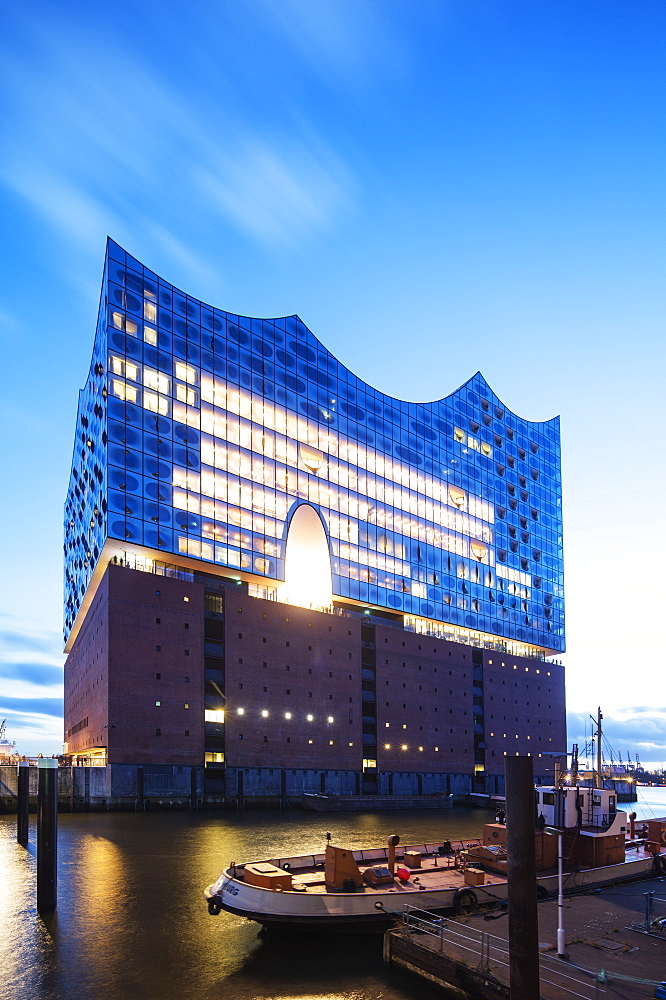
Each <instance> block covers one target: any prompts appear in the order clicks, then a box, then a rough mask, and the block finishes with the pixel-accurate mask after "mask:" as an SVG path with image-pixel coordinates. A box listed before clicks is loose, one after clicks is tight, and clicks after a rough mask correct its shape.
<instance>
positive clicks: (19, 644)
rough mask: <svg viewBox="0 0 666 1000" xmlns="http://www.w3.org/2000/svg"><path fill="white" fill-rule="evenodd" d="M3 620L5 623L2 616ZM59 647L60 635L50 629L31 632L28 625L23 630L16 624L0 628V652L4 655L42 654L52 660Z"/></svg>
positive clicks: (60, 642)
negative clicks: (17, 653)
mask: <svg viewBox="0 0 666 1000" xmlns="http://www.w3.org/2000/svg"><path fill="white" fill-rule="evenodd" d="M3 618H4V619H5V621H7V616H3ZM61 645H62V640H61V637H60V635H59V634H58V633H57V632H54V631H53V630H51V629H49V630H47V631H41V632H38V631H35V630H31V629H30V626H28V625H26V626H25V628H23V627H21V626H19V625H18V624H17V625H13V626H12V625H7V624H5V625H2V626H0V650H2V652H3V654H4V655H7V654H12V653H16V652H20V653H25V654H27V655H32V654H34V653H43V654H44V655H45V656H47V657H49V658H52V657H53V656H54V655H55V654H56V652H57V653H59V652H60V649H59V648H58V647H59V646H61Z"/></svg>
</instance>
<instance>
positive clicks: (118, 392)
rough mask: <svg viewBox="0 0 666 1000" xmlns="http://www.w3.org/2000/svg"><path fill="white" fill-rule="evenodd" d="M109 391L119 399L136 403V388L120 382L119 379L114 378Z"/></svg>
mask: <svg viewBox="0 0 666 1000" xmlns="http://www.w3.org/2000/svg"><path fill="white" fill-rule="evenodd" d="M111 391H112V392H113V395H114V396H117V397H118V398H119V399H124V400H126V401H127V402H128V403H136V400H137V390H136V389H135V387H134V386H133V385H126V384H125V382H121V381H120V379H117V378H114V379H113V381H112V383H111Z"/></svg>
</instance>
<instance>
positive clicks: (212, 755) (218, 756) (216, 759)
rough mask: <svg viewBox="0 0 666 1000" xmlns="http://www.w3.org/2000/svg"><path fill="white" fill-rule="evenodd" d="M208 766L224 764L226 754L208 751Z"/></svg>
mask: <svg viewBox="0 0 666 1000" xmlns="http://www.w3.org/2000/svg"><path fill="white" fill-rule="evenodd" d="M206 764H207V765H208V764H224V754H223V753H221V752H220V751H206Z"/></svg>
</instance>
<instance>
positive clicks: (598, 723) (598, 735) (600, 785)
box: [590, 708, 604, 788]
mask: <svg viewBox="0 0 666 1000" xmlns="http://www.w3.org/2000/svg"><path fill="white" fill-rule="evenodd" d="M590 718H591V719H592V722H594V723H595V725H596V727H597V731H596V733H595V734H594V737H593V739H596V741H597V780H596V787H597V788H603V785H604V783H603V779H602V777H601V720H602V719H603V715H602V714H601V708H597V717H596V719H595V718H594V717H593V716H590Z"/></svg>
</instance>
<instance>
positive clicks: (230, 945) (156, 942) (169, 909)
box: [0, 788, 666, 1000]
mask: <svg viewBox="0 0 666 1000" xmlns="http://www.w3.org/2000/svg"><path fill="white" fill-rule="evenodd" d="M625 808H627V810H628V811H630V810H631V809H635V810H636V812H637V813H638V815H639V816H640V817H650V816H661V815H666V789H653V788H642V789H640V792H639V801H638V803H637V804H636V805H633V804H632V805H629V806H625ZM489 819H492V814H490V813H488V812H487V811H485V810H474V809H472V810H465V809H451V810H444V811H442V812H432V811H420V812H397V813H358V814H354V813H349V814H337V815H336V814H332V815H325V814H316V813H304V812H300V811H290V812H282V813H279V812H246V813H237V812H224V813H210V812H208V813H206V812H203V813H194V814H190V813H143V814H133V813H115V814H114V813H74V814H61V816H60V818H59V838H58V849H59V874H58V909H57V911H56V913H55V914H54V915H53V916H50V917H46V918H44V919H42V918H41V917H40V916H38V914H37V913H36V909H35V896H36V875H35V827H34V822H33V823H31V827H30V848H29V850H27V851H26V850H25V849H24V848H22V847H20V846H18V845H17V843H16V817H15V816H0V970H1V972H0V1000H72V998H76V1000H93V998H95V1000H218V998H219V1000H223V998H224V1000H277V998H281V1000H291V998H294V1000H432V998H433V997H435V996H438V995H440V994H437V993H435V991H434V989H431V988H430V987H429V986H427V985H423V984H421V983H420V982H418V981H417V980H415V979H412V978H409V977H405V976H403V975H400V974H397V973H395V972H393V971H390V970H388V969H387V968H386V967H385V966H384V964H383V963H382V959H381V938H373V937H364V936H362V935H355V936H349V937H347V936H344V937H343V936H329V937H318V938H314V939H311V938H306V939H304V938H303V936H302V935H298V934H296V935H294V936H291V937H289V938H285V937H284V936H282V935H280V936H271V935H270V934H269V935H267V936H266V937H265V938H260V937H258V936H257V931H258V929H259V927H258V925H257V924H254V923H251V922H249V921H246V920H244V919H242V918H240V917H236V916H233V915H232V914H226V913H221V914H220V915H219V916H218V917H211V916H209V915H208V911H207V908H206V904H205V902H204V900H203V896H202V891H203V888H204V886H206V885H208V884H210V883H211V882H213V881H214V880H215V879H216V878H217V876H218V875H219V874H220V871H221V870H222V868H223V867H225V866H226V865H227V864H229V862H231V861H245V860H252V859H261V858H270V857H275V856H282V857H285V856H287V855H291V854H311V853H313V852H319V851H322V850H323V849H324V847H325V844H326V832H327V831H330V833H331V834H332V839H333V843H337V844H340V845H341V846H347V847H350V848H359V847H380V846H383V845H384V844H385V843H386V838H387V836H388V835H389V834H392V833H399V834H400V836H401V839H402V843H403V844H409V843H415V844H416V843H423V842H424V841H435V840H443V839H447V838H448V839H450V840H455V839H457V838H462V837H473V836H477V835H478V834H479V832H480V830H481V827H482V825H483V823H484V822H487V821H488V820H489Z"/></svg>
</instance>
